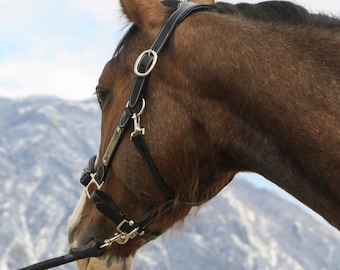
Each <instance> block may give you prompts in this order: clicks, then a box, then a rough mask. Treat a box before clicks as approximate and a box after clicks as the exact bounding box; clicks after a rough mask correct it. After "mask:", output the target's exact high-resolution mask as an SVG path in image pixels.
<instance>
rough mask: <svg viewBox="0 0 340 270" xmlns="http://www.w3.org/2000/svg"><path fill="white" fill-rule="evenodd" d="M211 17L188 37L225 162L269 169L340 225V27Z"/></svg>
mask: <svg viewBox="0 0 340 270" xmlns="http://www.w3.org/2000/svg"><path fill="white" fill-rule="evenodd" d="M210 16H211V18H209V19H207V18H203V16H202V17H199V16H197V17H194V16H193V18H192V19H191V25H193V26H195V25H204V26H202V28H203V29H201V30H200V31H199V33H197V30H196V31H193V29H190V30H188V29H186V38H185V40H183V41H180V40H178V42H182V46H181V47H180V48H181V52H184V51H185V52H188V53H187V54H185V55H181V57H182V58H181V59H182V61H183V63H182V65H181V66H182V67H183V72H184V73H187V78H188V79H189V80H190V81H191V82H193V83H194V84H195V86H194V87H192V89H195V93H193V96H195V95H196V96H197V102H198V103H199V102H201V105H198V106H202V107H203V108H204V107H205V108H206V110H204V111H205V112H209V113H208V114H206V113H205V114H204V113H202V114H201V115H200V116H199V117H200V118H201V119H204V121H205V124H206V126H207V130H209V131H210V133H211V137H212V138H214V141H215V143H216V145H219V147H220V149H221V150H222V151H224V155H222V156H224V157H228V160H226V161H225V162H226V163H228V162H229V163H231V164H233V167H234V168H233V169H234V170H238V171H253V172H257V173H259V174H261V175H263V176H265V177H267V178H268V179H270V180H271V181H273V182H274V183H276V184H277V185H279V186H280V187H282V188H283V189H285V190H286V191H288V192H289V193H291V194H292V195H294V196H295V197H296V198H298V199H299V200H301V201H302V202H304V203H305V204H306V205H308V206H309V207H311V208H312V209H314V210H315V211H317V212H319V213H320V214H322V215H323V216H324V217H325V218H326V219H328V221H329V222H331V223H333V225H335V226H337V227H338V228H340V218H339V217H340V210H339V209H340V201H339V198H338V194H339V193H340V185H339V182H338V180H337V179H338V176H339V175H340V164H339V162H340V153H339V149H340V147H339V146H340V145H339V131H338V130H337V127H338V126H339V119H340V115H339V104H340V102H339V89H340V61H339V55H340V36H339V35H338V36H337V37H334V34H332V35H331V33H326V31H320V30H318V29H315V30H313V29H312V28H310V27H309V28H307V27H305V28H304V27H302V26H299V27H298V26H297V27H296V29H292V27H291V26H289V27H288V26H282V27H280V26H271V25H264V24H262V25H261V24H258V25H255V24H251V23H250V22H249V21H248V22H247V21H246V22H243V21H240V20H237V21H235V20H234V19H233V18H232V17H229V18H228V17H227V16H225V18H224V19H223V20H222V18H221V16H220V15H215V16H214V15H210ZM200 20H201V21H200ZM206 21H209V24H207V23H205V22H206ZM193 26H192V27H193ZM187 27H189V28H190V26H187ZM191 30H192V31H191ZM181 31H185V28H184V27H183V29H179V32H181ZM191 35H192V36H191ZM178 36H180V34H178ZM264 37H265V38H264ZM188 40H192V41H194V42H188ZM175 42H176V37H175ZM177 46H178V45H177ZM175 58H177V57H175ZM184 63H185V65H184ZM188 71H189V72H188ZM228 166H229V165H228ZM315 198H317V200H315Z"/></svg>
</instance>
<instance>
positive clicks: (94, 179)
mask: <svg viewBox="0 0 340 270" xmlns="http://www.w3.org/2000/svg"><path fill="white" fill-rule="evenodd" d="M96 174H97V173H90V176H91V181H90V182H89V183H88V184H87V185H86V187H84V190H85V192H86V195H87V198H89V199H91V194H90V191H89V187H90V186H91V185H95V188H96V190H101V188H102V186H103V184H104V181H103V182H102V183H101V184H98V182H97V180H96Z"/></svg>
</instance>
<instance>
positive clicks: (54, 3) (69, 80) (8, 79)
mask: <svg viewBox="0 0 340 270" xmlns="http://www.w3.org/2000/svg"><path fill="white" fill-rule="evenodd" d="M338 1H339V0H322V1H320V0H298V1H295V2H296V3H299V4H303V5H304V6H306V7H307V8H308V9H312V10H313V11H323V12H327V13H329V12H331V13H332V14H335V15H340V2H338ZM229 2H232V3H236V2H238V1H229ZM248 2H254V3H255V2H258V1H248ZM125 25H126V21H125V19H124V18H123V17H122V16H121V14H120V6H119V1H117V0H116V1H114V0H101V1H93V0H82V1H81V0H72V1H65V0H48V1H46V0H0V26H1V27H0V96H11V97H18V96H28V95H41V94H46V95H55V96H59V97H62V98H66V99H85V98H89V97H91V95H92V93H93V92H94V88H95V86H96V83H97V80H98V77H99V75H100V73H101V71H102V68H103V67H104V65H105V63H106V62H107V61H108V60H109V59H110V57H111V56H112V54H113V51H114V49H115V47H116V44H117V42H118V41H119V39H120V38H121V36H122V35H123V33H124V30H122V29H123V28H124V26H125Z"/></svg>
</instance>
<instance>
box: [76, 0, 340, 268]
mask: <svg viewBox="0 0 340 270" xmlns="http://www.w3.org/2000/svg"><path fill="white" fill-rule="evenodd" d="M120 2H121V6H122V9H123V12H124V14H125V15H126V17H127V18H128V19H129V21H130V22H131V27H130V28H129V30H128V32H127V33H126V35H125V37H124V38H123V39H122V40H121V42H120V44H119V45H118V47H117V49H116V52H115V54H114V56H113V58H112V59H111V60H109V62H108V63H107V64H106V65H105V67H104V70H103V72H102V74H101V76H100V78H99V82H98V85H97V87H96V94H97V98H98V102H99V106H100V108H101V110H102V126H101V142H100V147H99V151H98V154H97V156H95V157H93V158H92V159H91V160H90V162H89V166H88V168H86V169H85V170H84V173H83V175H82V180H81V181H82V183H83V184H84V186H85V188H84V191H83V193H82V195H81V197H80V199H79V202H78V204H77V206H76V208H75V210H74V213H73V214H72V215H71V216H70V218H69V243H70V246H71V247H76V246H81V245H84V244H86V243H88V242H90V241H91V240H93V239H105V240H104V241H103V244H102V246H101V247H103V248H106V253H105V255H103V256H102V257H99V258H90V259H83V260H80V261H78V267H79V269H87V270H90V269H131V268H132V265H133V256H134V255H135V253H136V252H137V250H138V249H139V248H140V247H141V246H143V245H144V244H146V243H147V242H149V241H151V240H153V239H154V238H156V237H158V236H159V235H161V234H162V233H163V232H165V231H166V230H167V229H169V228H170V227H172V226H173V225H174V224H175V223H176V222H180V221H183V220H184V219H185V217H186V215H187V214H188V212H189V211H190V209H191V208H192V207H194V206H200V205H202V204H204V203H205V202H206V201H208V200H209V199H211V198H212V197H214V196H215V195H216V194H218V192H219V191H220V190H221V189H222V188H223V187H225V186H226V185H227V184H228V183H229V182H230V181H232V179H233V177H234V175H235V174H236V173H238V172H243V171H250V172H256V173H259V174H261V175H263V176H264V177H266V178H267V179H269V180H270V181H272V182H274V183H275V184H277V185H278V186H280V187H281V188H283V189H284V190H286V191H287V192H288V193H290V194H292V195H293V196H295V197H296V198H297V199H298V200H300V201H301V202H303V203H304V204H305V205H307V206H308V207H310V208H311V209H313V210H314V211H316V212H317V213H319V214H320V215H322V216H323V217H324V218H325V219H326V220H327V221H328V222H329V223H330V224H332V225H333V226H334V227H335V228H337V229H339V228H340V196H339V194H340V181H339V175H340V20H339V19H337V18H333V17H330V16H327V15H321V14H312V13H309V12H308V11H307V10H306V9H305V8H303V7H301V6H298V5H295V4H292V3H290V2H279V1H269V2H262V3H258V4H245V3H242V4H237V5H232V4H228V3H213V2H212V1H210V0H206V1H205V0H200V1H195V3H190V2H180V1H175V0H164V1H162V2H160V1H158V0H143V1H137V0H121V1H120ZM150 48H151V49H150Z"/></svg>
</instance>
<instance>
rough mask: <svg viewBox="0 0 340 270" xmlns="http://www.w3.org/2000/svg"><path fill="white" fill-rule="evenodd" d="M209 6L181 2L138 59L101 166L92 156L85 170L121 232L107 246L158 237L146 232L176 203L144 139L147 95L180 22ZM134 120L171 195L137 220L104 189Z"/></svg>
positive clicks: (140, 142) (140, 143)
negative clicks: (161, 55)
mask: <svg viewBox="0 0 340 270" xmlns="http://www.w3.org/2000/svg"><path fill="white" fill-rule="evenodd" d="M209 8H210V6H208V5H196V4H194V3H190V2H180V3H179V4H178V8H177V10H176V11H175V12H174V13H173V14H172V15H171V16H170V18H169V19H168V21H167V22H166V24H165V25H164V27H163V28H162V30H161V32H160V33H159V35H158V36H157V38H156V40H155V42H154V43H153V45H152V46H151V48H150V49H149V50H147V51H144V52H143V53H142V54H141V55H140V57H139V58H138V59H137V60H138V61H136V64H135V73H136V75H137V76H136V79H135V83H134V86H133V89H132V92H131V95H130V99H129V101H128V103H127V105H126V107H125V109H124V111H123V113H122V116H121V118H120V121H119V123H118V126H117V127H116V129H115V131H114V133H113V135H112V137H111V140H110V142H109V144H108V146H107V148H106V150H105V153H104V155H103V158H102V160H101V163H99V166H98V169H97V170H95V161H96V157H92V158H91V159H90V161H89V165H88V167H87V168H86V169H84V171H83V173H82V176H81V179H80V181H81V183H82V184H83V185H84V186H85V191H86V193H87V195H88V197H89V198H90V199H91V200H92V202H93V203H94V204H95V205H96V207H97V209H98V210H99V211H101V212H102V213H103V214H104V215H105V216H107V217H108V218H109V219H111V220H112V221H113V222H114V223H115V224H116V225H117V228H116V231H117V233H116V234H115V235H114V237H113V238H111V239H108V240H106V244H105V245H104V246H109V245H111V244H112V243H113V242H117V243H119V244H125V243H126V242H127V241H128V240H129V239H132V238H134V237H135V236H137V235H139V236H141V237H144V238H146V239H147V240H150V239H152V238H155V237H157V236H158V235H159V234H160V233H158V232H157V233H155V232H148V233H145V228H146V227H147V226H148V225H149V224H150V223H152V222H153V221H154V220H155V219H156V218H158V217H159V216H160V215H162V214H163V213H165V212H166V211H168V210H169V209H171V208H172V207H173V205H174V198H175V193H174V191H173V190H172V189H171V188H170V187H169V186H168V184H167V183H166V182H165V181H164V179H163V177H162V176H161V174H160V172H159V170H158V169H157V167H156V165H155V162H154V161H153V159H152V157H151V154H150V152H149V148H148V145H147V143H146V141H145V138H144V129H143V128H141V127H140V116H141V114H142V112H143V110H144V108H145V100H144V94H145V92H146V89H147V86H148V82H149V78H150V73H151V71H152V69H153V68H154V66H155V64H156V61H157V55H158V54H159V53H160V51H161V50H162V48H163V47H164V45H165V44H166V42H167V40H168V39H169V37H170V36H171V34H172V33H173V31H174V30H175V28H176V27H177V25H179V24H180V23H181V22H182V21H183V20H184V19H185V18H186V17H187V16H188V15H189V14H191V13H192V12H194V11H197V10H207V9H209ZM138 109H139V111H138ZM132 121H133V126H134V131H133V132H132V133H131V140H132V141H133V143H134V145H135V146H136V149H137V151H138V152H139V153H140V154H141V155H142V156H143V157H144V159H145V160H146V162H147V164H148V166H149V168H150V171H151V173H152V175H153V177H154V179H155V182H156V183H157V184H158V186H159V187H160V189H161V190H162V191H163V192H164V193H165V194H166V195H167V197H168V201H167V202H166V203H165V204H164V205H163V206H162V207H161V208H160V209H156V208H154V209H151V210H150V211H148V212H147V213H146V214H144V215H143V216H142V217H141V218H139V219H137V220H128V219H127V218H126V216H125V215H124V213H122V212H121V211H120V210H119V208H118V207H117V205H116V204H115V203H114V201H113V200H112V199H111V197H110V196H108V195H107V194H105V193H104V192H103V191H101V188H102V186H103V184H104V182H105V179H106V176H107V173H108V171H109V169H110V164H111V161H112V159H113V157H114V154H115V152H116V150H117V148H118V146H119V142H120V140H121V139H122V137H123V135H124V134H125V131H126V129H127V127H128V126H129V123H131V122H132ZM91 189H92V190H91Z"/></svg>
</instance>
